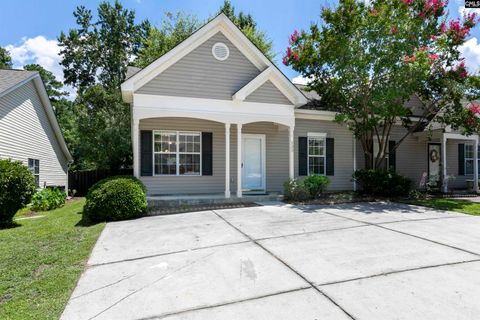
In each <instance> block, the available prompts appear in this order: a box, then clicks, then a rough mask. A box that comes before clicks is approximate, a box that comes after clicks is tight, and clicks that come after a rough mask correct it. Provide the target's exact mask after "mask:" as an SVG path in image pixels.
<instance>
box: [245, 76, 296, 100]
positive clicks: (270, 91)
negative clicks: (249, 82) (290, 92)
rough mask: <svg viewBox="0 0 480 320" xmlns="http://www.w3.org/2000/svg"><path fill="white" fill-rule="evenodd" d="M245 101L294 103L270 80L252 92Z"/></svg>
mask: <svg viewBox="0 0 480 320" xmlns="http://www.w3.org/2000/svg"><path fill="white" fill-rule="evenodd" d="M245 101H249V102H262V103H278V104H292V102H290V100H288V98H287V97H285V95H284V94H283V93H282V92H281V91H280V90H278V88H277V87H276V86H275V85H274V84H273V83H272V82H271V81H270V80H268V81H267V82H265V83H264V84H262V85H261V86H260V87H259V88H258V89H257V90H255V91H254V92H252V93H251V94H250V95H249V96H248V97H247V98H246V99H245Z"/></svg>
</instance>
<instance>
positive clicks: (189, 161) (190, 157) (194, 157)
mask: <svg viewBox="0 0 480 320" xmlns="http://www.w3.org/2000/svg"><path fill="white" fill-rule="evenodd" d="M179 170H180V174H200V155H199V154H181V155H180V169H179Z"/></svg>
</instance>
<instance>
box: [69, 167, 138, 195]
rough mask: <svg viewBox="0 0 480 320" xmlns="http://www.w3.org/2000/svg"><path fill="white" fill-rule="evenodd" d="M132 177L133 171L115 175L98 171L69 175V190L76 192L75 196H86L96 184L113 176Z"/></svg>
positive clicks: (78, 172) (70, 173) (126, 170)
mask: <svg viewBox="0 0 480 320" xmlns="http://www.w3.org/2000/svg"><path fill="white" fill-rule="evenodd" d="M119 175H120V176H132V175H133V169H120V170H119V171H117V172H115V173H113V172H112V171H110V170H105V169H97V170H86V171H75V172H69V173H68V189H70V190H76V193H75V196H80V197H83V196H86V195H87V192H88V189H90V187H91V186H92V185H94V184H95V183H96V182H98V181H100V180H102V179H105V178H108V177H112V176H119Z"/></svg>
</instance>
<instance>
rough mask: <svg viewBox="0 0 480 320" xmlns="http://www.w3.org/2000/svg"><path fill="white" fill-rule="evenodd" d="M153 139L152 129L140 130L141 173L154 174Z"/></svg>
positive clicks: (142, 174) (145, 174)
mask: <svg viewBox="0 0 480 320" xmlns="http://www.w3.org/2000/svg"><path fill="white" fill-rule="evenodd" d="M152 149H153V140H152V131H150V130H142V131H140V175H141V176H151V175H152V174H153V158H152V157H153V155H152V152H153V150H152Z"/></svg>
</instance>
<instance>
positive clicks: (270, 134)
mask: <svg viewBox="0 0 480 320" xmlns="http://www.w3.org/2000/svg"><path fill="white" fill-rule="evenodd" d="M150 98H151V97H150ZM181 100H182V99H181V98H173V97H170V98H169V99H162V100H158V97H153V98H151V99H149V97H144V99H143V100H136V101H135V107H134V108H133V121H132V141H133V150H134V152H133V155H134V175H135V177H137V178H139V179H140V180H142V182H143V183H144V184H145V185H146V187H147V194H148V195H149V196H150V197H158V196H163V197H168V196H177V197H178V196H188V197H198V196H201V195H209V196H210V198H211V199H215V198H218V196H219V194H221V195H222V198H224V199H229V198H235V199H240V198H242V197H243V196H244V195H251V194H279V193H281V191H282V185H283V182H284V181H286V180H287V179H289V178H290V179H291V178H293V177H294V125H295V120H294V115H293V106H286V105H285V106H281V105H269V104H265V103H247V102H242V103H239V102H234V101H232V102H230V101H212V100H208V101H198V100H203V99H188V100H190V101H189V102H190V105H191V103H192V100H197V101H195V102H196V103H202V102H203V105H200V106H196V107H195V108H192V107H185V105H189V104H188V103H185V101H181ZM159 101H161V103H162V105H163V106H158V103H159ZM168 101H170V102H171V103H172V105H171V106H168ZM166 104H167V105H166ZM154 105H156V106H154ZM239 109H241V111H239ZM146 131H147V132H151V138H150V139H151V145H150V146H149V148H150V149H151V154H149V153H148V152H147V153H145V147H144V146H143V145H144V144H145V143H144V142H142V139H143V138H142V137H143V135H144V132H146ZM167 136H169V137H171V138H168V139H167V138H166V137H167ZM187 136H188V137H187ZM192 136H193V138H190V137H192ZM208 136H209V137H210V138H208ZM206 137H207V138H206ZM187 138H188V139H191V141H193V142H191V143H192V144H195V143H198V145H199V146H198V149H195V148H197V147H195V146H194V147H192V149H191V150H186V149H185V148H187V147H186V143H187V142H184V140H185V141H186V140H187ZM165 143H169V144H171V145H173V146H174V147H172V148H174V150H173V149H171V150H163V149H165V147H164V145H166V144H165ZM188 148H189V147H188ZM147 149H148V146H147ZM193 149H195V150H193ZM190 151H194V152H190ZM167 155H168V157H169V158H168V161H170V163H168V162H165V161H163V160H164V159H165V158H166V157H167ZM185 157H187V158H190V159H195V160H194V161H193V165H192V163H190V166H189V167H188V169H186V168H187V167H186V165H187V164H186V163H184V161H183V160H182V159H184V158H185ZM146 158H150V161H145V159H146ZM162 161H163V162H162ZM142 166H150V167H151V170H150V172H149V171H148V170H143V168H142ZM166 166H170V167H169V168H171V169H170V171H165V170H164V168H166ZM207 167H209V169H210V171H208V172H206V171H205V169H206V168H207ZM192 168H193V169H192ZM145 173H147V174H145Z"/></svg>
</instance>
